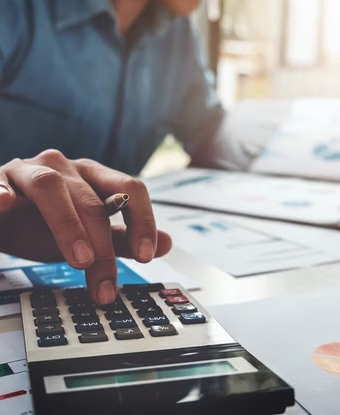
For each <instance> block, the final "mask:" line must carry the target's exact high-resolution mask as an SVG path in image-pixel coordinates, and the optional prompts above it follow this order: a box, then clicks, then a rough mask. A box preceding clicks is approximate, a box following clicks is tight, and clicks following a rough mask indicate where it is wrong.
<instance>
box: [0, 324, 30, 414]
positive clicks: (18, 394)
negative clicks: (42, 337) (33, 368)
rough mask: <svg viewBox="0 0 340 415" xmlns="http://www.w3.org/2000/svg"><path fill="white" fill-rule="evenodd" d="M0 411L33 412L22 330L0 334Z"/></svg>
mask: <svg viewBox="0 0 340 415" xmlns="http://www.w3.org/2000/svg"><path fill="white" fill-rule="evenodd" d="M0 413H1V415H32V414H34V410H33V402H32V395H31V385H30V380H29V375H28V368H27V362H26V355H25V346H24V336H23V332H22V331H13V332H9V333H1V334H0Z"/></svg>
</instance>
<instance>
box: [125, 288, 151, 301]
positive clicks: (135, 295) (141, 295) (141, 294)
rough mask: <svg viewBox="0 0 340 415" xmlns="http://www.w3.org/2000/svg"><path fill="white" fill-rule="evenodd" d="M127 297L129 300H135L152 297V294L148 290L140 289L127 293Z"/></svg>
mask: <svg viewBox="0 0 340 415" xmlns="http://www.w3.org/2000/svg"><path fill="white" fill-rule="evenodd" d="M126 298H127V299H128V300H129V301H135V300H139V299H140V298H151V296H150V294H149V292H148V291H144V290H138V291H133V292H131V293H127V294H126Z"/></svg>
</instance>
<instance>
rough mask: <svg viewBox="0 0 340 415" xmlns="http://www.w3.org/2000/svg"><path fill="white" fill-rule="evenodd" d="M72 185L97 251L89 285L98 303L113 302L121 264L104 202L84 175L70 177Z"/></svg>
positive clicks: (75, 201) (93, 245)
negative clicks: (113, 243) (114, 245)
mask: <svg viewBox="0 0 340 415" xmlns="http://www.w3.org/2000/svg"><path fill="white" fill-rule="evenodd" d="M68 188H69V191H70V195H71V197H72V200H73V203H74V206H75V208H76V210H77V213H78V215H79V217H80V219H81V221H82V223H83V225H84V227H85V229H86V232H87V235H88V236H89V238H90V241H91V246H92V249H93V251H94V255H95V262H94V263H93V265H92V266H91V267H90V268H89V269H87V270H86V280H87V288H88V290H89V291H90V293H91V296H92V298H93V300H94V301H95V302H96V303H97V304H108V303H112V302H113V301H114V300H115V297H116V291H117V267H116V258H115V253H114V250H113V245H112V239H111V226H110V221H109V218H108V216H107V214H106V210H105V208H104V204H103V202H102V201H101V200H100V199H99V197H98V196H97V194H96V193H95V192H94V191H93V189H92V188H91V187H90V186H89V185H88V184H87V183H85V182H84V181H83V180H82V179H81V178H80V177H79V180H78V181H76V180H72V181H69V182H68Z"/></svg>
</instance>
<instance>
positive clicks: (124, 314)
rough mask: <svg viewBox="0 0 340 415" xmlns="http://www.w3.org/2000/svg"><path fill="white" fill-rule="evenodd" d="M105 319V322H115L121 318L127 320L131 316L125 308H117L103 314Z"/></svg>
mask: <svg viewBox="0 0 340 415" xmlns="http://www.w3.org/2000/svg"><path fill="white" fill-rule="evenodd" d="M105 317H106V319H107V320H116V319H122V318H129V317H131V314H130V313H129V310H128V309H127V308H119V309H117V310H114V311H108V312H107V313H105Z"/></svg>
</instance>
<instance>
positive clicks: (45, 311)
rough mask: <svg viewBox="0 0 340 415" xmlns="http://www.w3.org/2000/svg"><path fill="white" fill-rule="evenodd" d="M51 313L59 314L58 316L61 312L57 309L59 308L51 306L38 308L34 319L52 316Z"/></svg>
mask: <svg viewBox="0 0 340 415" xmlns="http://www.w3.org/2000/svg"><path fill="white" fill-rule="evenodd" d="M50 313H57V314H58V313H59V310H58V309H57V307H55V306H51V305H46V306H41V307H36V308H35V309H34V310H33V315H34V317H35V316H37V315H38V314H50Z"/></svg>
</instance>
